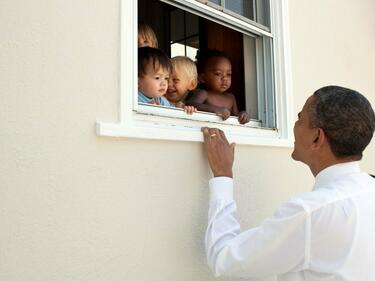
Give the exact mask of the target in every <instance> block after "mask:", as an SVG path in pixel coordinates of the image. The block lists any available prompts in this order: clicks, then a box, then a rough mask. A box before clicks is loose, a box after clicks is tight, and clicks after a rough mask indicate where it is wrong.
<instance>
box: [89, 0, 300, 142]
mask: <svg viewBox="0 0 375 281" xmlns="http://www.w3.org/2000/svg"><path fill="white" fill-rule="evenodd" d="M163 1H165V0H163ZM169 2H171V3H174V2H176V5H181V4H182V3H185V4H184V5H190V4H191V5H196V6H200V5H203V4H202V3H200V2H199V1H196V0H186V1H183V0H174V1H172V0H170V1H169ZM194 2H196V3H194ZM270 9H271V31H272V37H273V42H274V43H273V48H274V50H273V55H274V57H273V60H274V75H275V78H274V80H275V81H274V84H275V85H274V87H275V110H276V129H267V128H262V127H261V126H260V123H259V121H257V120H251V121H250V122H249V123H248V124H246V125H240V124H239V123H238V120H237V118H235V117H230V118H229V119H228V120H226V121H222V120H221V118H220V117H218V116H216V115H214V114H209V113H202V112H197V113H194V114H193V115H187V114H186V113H185V112H183V111H182V110H181V109H177V108H163V107H160V106H150V105H146V104H138V101H137V98H136V96H137V95H136V94H134V93H137V92H138V89H137V88H138V83H137V79H138V77H137V73H138V70H137V55H138V54H137V50H138V49H137V44H136V42H137V22H138V19H137V0H131V1H128V0H121V35H120V36H121V39H120V42H121V43H120V44H121V64H120V65H121V69H120V75H121V77H120V83H121V84H120V92H121V99H120V100H121V101H120V116H119V120H118V122H114V123H112V122H111V123H108V122H102V121H97V122H96V132H97V134H98V135H100V136H111V137H127V138H142V139H155V140H175V141H193V142H202V141H203V135H202V133H201V128H202V127H217V128H220V129H221V130H223V131H224V132H225V133H226V135H227V137H228V140H229V141H230V142H236V143H238V144H249V145H261V146H263V145H265V146H280V147H292V146H293V141H292V139H293V137H292V136H293V135H292V125H293V120H292V119H293V103H292V102H293V101H292V98H293V95H292V77H291V65H290V64H291V58H290V47H289V25H288V24H289V23H288V6H287V0H282V1H279V0H270ZM225 16H226V17H228V16H227V15H225Z"/></svg>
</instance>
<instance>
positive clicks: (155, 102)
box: [149, 100, 160, 105]
mask: <svg viewBox="0 0 375 281" xmlns="http://www.w3.org/2000/svg"><path fill="white" fill-rule="evenodd" d="M149 104H155V105H160V101H158V100H153V101H150V102H149Z"/></svg>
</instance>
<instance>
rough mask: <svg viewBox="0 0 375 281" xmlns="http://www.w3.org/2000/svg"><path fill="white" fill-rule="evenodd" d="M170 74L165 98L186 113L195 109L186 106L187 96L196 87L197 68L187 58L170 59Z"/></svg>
mask: <svg viewBox="0 0 375 281" xmlns="http://www.w3.org/2000/svg"><path fill="white" fill-rule="evenodd" d="M171 63H172V72H171V75H170V77H169V84H168V90H167V94H166V95H165V97H166V98H167V100H168V101H169V102H170V103H172V104H174V105H175V106H176V107H181V108H184V107H185V108H186V109H187V110H185V111H187V112H188V113H193V112H195V111H196V110H197V109H196V108H195V107H194V106H186V105H185V101H186V99H187V97H188V95H189V94H190V93H191V91H192V90H194V89H195V88H196V87H197V84H198V73H197V66H196V65H195V63H194V62H193V61H192V60H191V59H190V58H188V57H184V56H177V57H173V58H171Z"/></svg>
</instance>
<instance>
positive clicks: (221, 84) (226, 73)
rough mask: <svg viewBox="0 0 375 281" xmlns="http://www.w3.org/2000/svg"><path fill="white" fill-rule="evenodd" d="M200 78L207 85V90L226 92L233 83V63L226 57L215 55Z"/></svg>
mask: <svg viewBox="0 0 375 281" xmlns="http://www.w3.org/2000/svg"><path fill="white" fill-rule="evenodd" d="M199 78H200V81H201V82H204V84H205V85H206V90H209V91H215V92H220V93H224V92H225V91H227V90H228V89H229V87H230V85H231V83H232V65H231V63H230V61H229V60H228V59H227V58H225V57H213V58H211V59H209V61H208V62H207V65H206V67H205V70H204V72H203V73H201V74H200V75H199Z"/></svg>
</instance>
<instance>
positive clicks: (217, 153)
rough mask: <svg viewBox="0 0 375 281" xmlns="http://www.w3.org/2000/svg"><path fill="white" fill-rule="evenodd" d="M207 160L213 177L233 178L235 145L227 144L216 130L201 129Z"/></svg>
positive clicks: (221, 134) (223, 135)
mask: <svg viewBox="0 0 375 281" xmlns="http://www.w3.org/2000/svg"><path fill="white" fill-rule="evenodd" d="M202 132H203V137H204V143H205V146H206V150H207V158H208V162H209V164H210V167H211V170H212V173H213V174H214V177H230V178H233V172H232V167H233V161H234V147H235V144H234V143H232V144H229V143H228V140H227V138H226V137H225V134H224V132H223V131H221V130H219V129H216V128H207V127H204V128H202Z"/></svg>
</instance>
